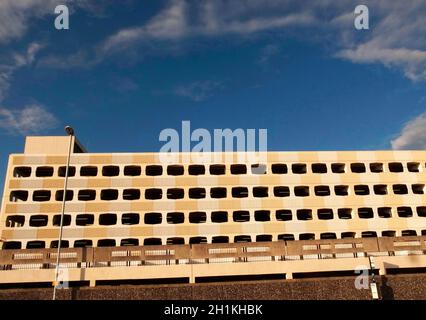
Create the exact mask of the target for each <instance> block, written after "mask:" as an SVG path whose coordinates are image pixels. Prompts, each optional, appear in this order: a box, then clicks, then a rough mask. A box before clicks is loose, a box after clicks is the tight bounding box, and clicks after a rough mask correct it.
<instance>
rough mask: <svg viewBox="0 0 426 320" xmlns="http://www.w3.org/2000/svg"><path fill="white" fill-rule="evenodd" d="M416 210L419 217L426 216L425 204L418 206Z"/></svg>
mask: <svg viewBox="0 0 426 320" xmlns="http://www.w3.org/2000/svg"><path fill="white" fill-rule="evenodd" d="M416 210H417V215H418V216H419V217H426V207H424V206H421V207H417V208H416Z"/></svg>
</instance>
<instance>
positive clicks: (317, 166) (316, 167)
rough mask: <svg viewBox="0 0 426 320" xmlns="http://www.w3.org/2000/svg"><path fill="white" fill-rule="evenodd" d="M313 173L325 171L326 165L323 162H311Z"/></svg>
mask: <svg viewBox="0 0 426 320" xmlns="http://www.w3.org/2000/svg"><path fill="white" fill-rule="evenodd" d="M312 172H313V173H327V165H326V164H325V163H313V164H312Z"/></svg>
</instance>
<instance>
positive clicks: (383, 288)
mask: <svg viewBox="0 0 426 320" xmlns="http://www.w3.org/2000/svg"><path fill="white" fill-rule="evenodd" d="M381 280H382V281H381V285H380V294H381V296H382V300H395V296H394V292H393V289H392V287H391V286H389V285H388V278H387V277H386V276H382V279H381Z"/></svg>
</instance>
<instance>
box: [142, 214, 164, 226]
mask: <svg viewBox="0 0 426 320" xmlns="http://www.w3.org/2000/svg"><path fill="white" fill-rule="evenodd" d="M162 221H163V215H162V214H161V213H160V212H148V213H145V215H144V223H145V224H160V223H161V222H162Z"/></svg>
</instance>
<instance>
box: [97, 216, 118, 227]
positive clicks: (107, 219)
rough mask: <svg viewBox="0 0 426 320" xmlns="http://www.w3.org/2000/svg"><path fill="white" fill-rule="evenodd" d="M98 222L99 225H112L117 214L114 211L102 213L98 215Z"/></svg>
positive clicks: (115, 220) (115, 222) (115, 221)
mask: <svg viewBox="0 0 426 320" xmlns="http://www.w3.org/2000/svg"><path fill="white" fill-rule="evenodd" d="M99 224H100V225H101V226H113V225H115V224H117V215H116V214H115V213H103V214H101V215H99Z"/></svg>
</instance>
